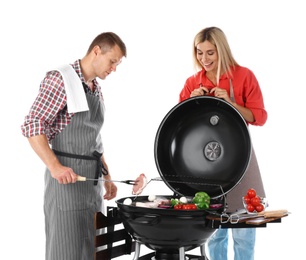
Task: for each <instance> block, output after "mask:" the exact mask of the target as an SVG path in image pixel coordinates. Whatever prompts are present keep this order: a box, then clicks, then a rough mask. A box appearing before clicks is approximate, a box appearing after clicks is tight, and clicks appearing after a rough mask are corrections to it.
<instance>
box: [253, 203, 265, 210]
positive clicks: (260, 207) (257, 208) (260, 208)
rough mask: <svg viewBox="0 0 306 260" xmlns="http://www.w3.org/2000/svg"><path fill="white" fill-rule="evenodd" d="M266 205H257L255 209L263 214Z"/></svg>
mask: <svg viewBox="0 0 306 260" xmlns="http://www.w3.org/2000/svg"><path fill="white" fill-rule="evenodd" d="M264 208H265V207H264V205H262V204H259V205H257V206H256V207H255V209H256V211H257V212H262V211H263V210H264Z"/></svg>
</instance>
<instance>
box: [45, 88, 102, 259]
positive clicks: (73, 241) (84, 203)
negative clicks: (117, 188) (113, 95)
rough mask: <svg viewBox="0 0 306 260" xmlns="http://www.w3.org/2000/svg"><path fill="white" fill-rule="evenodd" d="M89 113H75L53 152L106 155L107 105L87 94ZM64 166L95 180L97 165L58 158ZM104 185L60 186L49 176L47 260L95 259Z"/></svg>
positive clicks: (46, 181) (47, 171) (79, 183)
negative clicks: (104, 127)
mask: <svg viewBox="0 0 306 260" xmlns="http://www.w3.org/2000/svg"><path fill="white" fill-rule="evenodd" d="M86 99H87V102H88V107H89V111H86V112H79V113H75V114H74V116H73V118H72V120H71V122H70V124H69V125H67V126H66V127H65V129H64V130H63V131H62V132H61V133H60V134H59V135H58V136H56V138H55V139H54V140H52V143H51V145H52V149H55V150H58V151H62V152H65V153H71V154H77V155H84V156H92V154H93V152H94V151H97V152H99V153H102V149H103V147H102V141H101V136H100V130H101V127H102V124H103V121H104V104H103V102H102V100H100V98H99V97H97V96H94V95H92V94H90V93H86ZM58 159H59V160H60V162H61V163H62V164H63V165H65V166H67V167H71V168H72V169H73V170H74V172H75V173H76V174H78V175H81V176H85V177H87V178H95V177H96V170H97V161H95V160H84V159H77V158H69V157H66V156H58ZM102 198H103V188H102V184H101V182H99V183H98V184H97V185H94V184H93V182H76V183H75V184H67V185H63V184H59V183H58V181H57V180H55V179H53V178H52V177H51V174H50V172H49V170H48V169H47V170H46V173H45V195H44V211H45V229H46V260H90V259H94V253H95V248H94V238H95V227H94V214H95V212H97V211H102V209H103V204H102V203H103V201H102Z"/></svg>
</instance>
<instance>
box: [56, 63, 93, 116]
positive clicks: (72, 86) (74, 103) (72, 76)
mask: <svg viewBox="0 0 306 260" xmlns="http://www.w3.org/2000/svg"><path fill="white" fill-rule="evenodd" d="M55 70H56V71H58V72H60V73H61V75H62V77H63V80H64V86H65V91H66V96H67V109H68V113H77V112H82V111H88V110H89V108H88V104H87V99H86V94H85V92H84V88H83V85H82V81H81V79H80V78H79V76H78V74H77V73H76V71H75V70H74V69H73V68H72V66H71V65H69V64H66V65H63V66H61V67H59V68H57V69H55Z"/></svg>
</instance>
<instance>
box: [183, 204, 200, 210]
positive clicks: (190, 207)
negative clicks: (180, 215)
mask: <svg viewBox="0 0 306 260" xmlns="http://www.w3.org/2000/svg"><path fill="white" fill-rule="evenodd" d="M182 209H184V210H195V209H198V208H197V206H196V205H195V204H183V205H182Z"/></svg>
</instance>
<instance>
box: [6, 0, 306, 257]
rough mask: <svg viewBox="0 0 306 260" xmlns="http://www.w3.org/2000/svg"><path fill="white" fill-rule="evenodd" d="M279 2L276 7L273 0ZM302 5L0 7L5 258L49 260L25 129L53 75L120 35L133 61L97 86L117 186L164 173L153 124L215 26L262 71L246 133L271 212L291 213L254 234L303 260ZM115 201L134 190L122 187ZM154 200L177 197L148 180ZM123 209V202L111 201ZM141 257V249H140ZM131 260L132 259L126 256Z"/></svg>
mask: <svg viewBox="0 0 306 260" xmlns="http://www.w3.org/2000/svg"><path fill="white" fill-rule="evenodd" d="M271 2H272V3H271ZM302 3H303V1H298V0H291V1H263V0H261V1H253V3H249V1H216V0H215V1H205V0H202V1H179V0H168V1H165V0H155V1H140V0H139V1H133V0H130V1H124V0H122V1H115V0H112V1H103V0H100V1H94V0H87V1H65V0H60V1H59V0H54V1H44V0H41V1H32V0H28V1H21V0H17V1H6V2H5V4H4V2H3V1H2V2H1V4H0V5H1V8H0V10H1V11H0V12H1V15H0V24H1V25H0V26H1V41H0V44H1V48H0V55H1V56H0V57H1V83H2V84H1V89H2V93H1V103H0V104H1V126H2V127H1V130H0V131H1V135H0V138H1V144H2V148H3V149H2V156H1V165H2V170H1V188H0V192H1V194H0V195H1V196H0V199H1V206H2V210H1V215H0V216H1V222H0V223H1V229H0V231H1V237H2V241H3V242H2V244H1V250H0V259H35V260H36V259H37V260H38V259H44V247H45V236H44V215H43V189H44V182H43V175H44V174H43V173H44V165H43V164H42V163H41V161H40V160H39V159H38V157H37V156H36V155H35V154H34V152H33V151H32V150H31V148H30V146H29V144H28V142H27V140H26V139H25V138H24V137H23V136H22V135H21V131H20V125H21V124H22V122H23V119H24V116H25V115H26V114H27V112H28V110H29V108H30V105H31V104H32V102H33V100H34V98H35V96H36V94H37V91H38V88H39V84H40V81H41V79H42V78H43V76H44V75H45V72H46V71H47V70H49V69H53V68H55V67H57V66H59V65H62V64H65V63H72V62H73V61H75V60H76V59H78V58H82V57H83V56H84V55H85V53H86V51H87V48H88V47H89V44H90V43H91V41H92V40H93V38H94V37H95V36H96V35H98V34H99V33H101V32H105V31H114V32H116V33H117V34H118V35H120V37H121V38H122V39H123V40H124V41H125V43H126V45H127V50H128V57H127V59H124V61H123V63H122V64H121V65H120V66H119V67H118V69H117V72H116V73H114V74H112V75H111V76H109V77H108V78H107V79H106V80H105V81H100V83H101V85H102V90H103V94H104V98H105V103H106V108H107V111H106V113H107V114H106V121H105V125H104V128H103V130H102V135H103V140H104V145H105V156H106V159H107V162H108V165H109V167H110V171H111V174H112V176H113V179H121V180H122V179H133V178H136V177H137V176H138V175H139V174H140V173H142V172H143V173H145V174H146V176H147V177H148V179H150V178H154V177H158V172H157V169H156V166H155V161H154V151H153V149H154V140H155V134H156V131H157V128H158V126H159V124H160V122H161V120H162V119H163V117H164V116H165V115H166V113H167V112H168V111H169V110H170V109H171V108H172V107H173V106H174V105H176V104H177V102H178V95H179V92H180V90H181V88H182V87H183V85H184V82H185V80H186V78H187V77H189V76H190V75H191V74H192V73H193V72H194V71H193V66H192V60H191V50H192V41H193V37H194V35H195V34H196V33H197V32H198V31H199V30H201V29H202V28H204V27H207V26H218V27H220V28H221V29H222V30H223V31H224V32H225V34H226V35H227V37H228V40H229V43H230V46H231V48H232V52H233V54H234V56H235V58H236V59H237V61H238V62H239V63H240V64H241V65H243V66H246V67H248V68H250V69H251V70H253V72H254V73H255V75H256V77H257V79H258V81H259V83H260V85H261V88H262V91H263V95H264V99H265V105H266V109H267V111H268V114H269V118H268V121H267V123H266V124H265V125H264V126H263V127H254V126H250V132H251V136H252V139H253V143H254V147H255V150H256V154H257V157H258V160H259V163H260V167H261V171H262V177H263V180H264V183H265V187H266V193H267V198H268V200H269V202H270V209H288V210H289V211H290V212H291V213H292V214H291V215H290V216H289V217H287V218H284V219H283V220H282V223H281V224H269V225H268V227H267V228H264V229H258V231H257V244H256V259H261V260H262V259H278V260H282V259H293V257H292V255H293V254H295V255H299V256H302V255H304V252H305V249H304V243H302V240H301V239H299V238H298V237H301V236H303V235H304V233H305V225H304V216H305V213H306V212H305V202H304V201H305V196H304V186H305V184H304V182H303V181H302V179H303V178H305V177H304V175H305V164H304V162H303V160H305V158H304V155H305V148H304V147H305V144H306V142H305V137H304V136H305V123H304V122H303V120H304V118H305V114H304V111H305V105H304V104H305V98H304V97H305V94H306V93H305V83H304V81H305V80H304V75H305V58H306V55H305V46H306V42H305V29H304V25H305V22H306V21H305V14H304V12H303V10H304V9H303V8H302ZM118 188H119V191H118V197H117V198H122V197H125V196H130V194H131V187H130V186H127V185H125V184H118ZM146 194H165V195H166V194H172V192H171V191H170V190H169V189H168V188H167V187H166V186H165V185H164V183H161V182H152V183H150V184H149V186H148V187H147V188H146V190H145V191H144V193H143V195H146ZM108 205H113V206H115V205H116V203H115V200H113V201H111V202H109V203H108ZM143 250H144V251H145V249H143ZM123 258H124V259H131V258H132V257H131V256H127V257H122V259H123Z"/></svg>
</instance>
